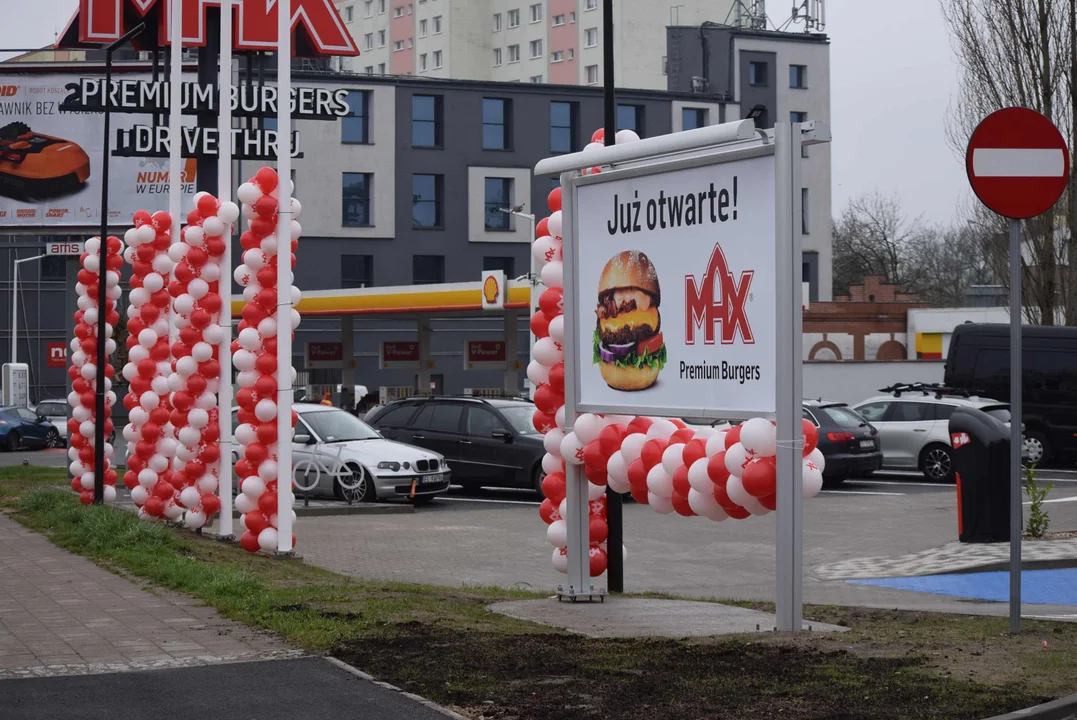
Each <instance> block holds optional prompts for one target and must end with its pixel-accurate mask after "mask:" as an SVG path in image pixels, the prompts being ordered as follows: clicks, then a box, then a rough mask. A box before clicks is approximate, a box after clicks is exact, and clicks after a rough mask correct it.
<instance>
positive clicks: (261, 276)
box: [254, 267, 277, 288]
mask: <svg viewBox="0 0 1077 720" xmlns="http://www.w3.org/2000/svg"><path fill="white" fill-rule="evenodd" d="M254 276H255V278H257V280H258V284H259V285H261V286H262V287H263V288H273V287H277V268H275V267H264V268H259V270H258V272H256V273H255V274H254Z"/></svg>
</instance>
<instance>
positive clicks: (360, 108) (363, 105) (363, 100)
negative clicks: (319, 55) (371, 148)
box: [340, 68, 372, 144]
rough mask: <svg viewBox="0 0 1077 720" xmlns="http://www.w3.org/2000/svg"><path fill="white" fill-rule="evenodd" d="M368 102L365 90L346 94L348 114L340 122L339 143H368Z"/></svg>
mask: <svg viewBox="0 0 1077 720" xmlns="http://www.w3.org/2000/svg"><path fill="white" fill-rule="evenodd" d="M371 69H372V68H371ZM368 100H369V94H368V93H367V92H366V91H365V90H352V91H351V92H349V93H348V114H347V115H345V116H344V117H343V119H342V120H341V122H340V141H341V142H343V143H360V144H363V143H368V142H370V125H369V122H368V119H369V113H368V108H369V103H368Z"/></svg>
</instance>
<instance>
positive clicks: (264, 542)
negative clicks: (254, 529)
mask: <svg viewBox="0 0 1077 720" xmlns="http://www.w3.org/2000/svg"><path fill="white" fill-rule="evenodd" d="M258 547H260V548H262V549H263V550H265V551H266V552H273V551H274V550H276V549H277V531H276V530H275V529H274V528H271V527H267V528H266V529H265V530H262V532H260V533H258Z"/></svg>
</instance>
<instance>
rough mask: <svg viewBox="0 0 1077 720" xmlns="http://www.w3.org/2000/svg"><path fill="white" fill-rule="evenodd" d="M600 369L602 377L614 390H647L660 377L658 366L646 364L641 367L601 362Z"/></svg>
mask: <svg viewBox="0 0 1077 720" xmlns="http://www.w3.org/2000/svg"><path fill="white" fill-rule="evenodd" d="M598 370H599V372H601V373H602V379H603V380H605V381H606V384H607V385H609V386H610V387H611V388H613V389H614V390H646V389H647V388H649V387H650V386H651V385H654V383H655V381H656V380H657V379H658V368H655V367H651V366H650V365H646V366H644V367H641V368H635V367H618V366H617V365H615V364H614V363H610V362H600V363H599V364H598Z"/></svg>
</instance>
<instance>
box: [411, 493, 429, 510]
mask: <svg viewBox="0 0 1077 720" xmlns="http://www.w3.org/2000/svg"><path fill="white" fill-rule="evenodd" d="M433 500H434V496H433V495H416V496H415V497H413V498H411V504H412V505H414V506H415V507H422V506H423V505H429V504H430V503H431V502H432V501H433Z"/></svg>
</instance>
